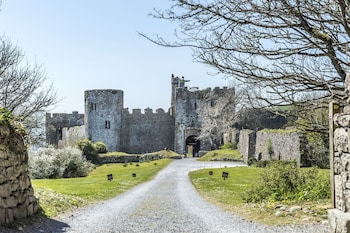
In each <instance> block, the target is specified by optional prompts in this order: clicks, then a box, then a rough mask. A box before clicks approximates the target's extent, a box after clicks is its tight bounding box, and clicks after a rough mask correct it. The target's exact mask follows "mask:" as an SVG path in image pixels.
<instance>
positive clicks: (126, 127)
mask: <svg viewBox="0 0 350 233" xmlns="http://www.w3.org/2000/svg"><path fill="white" fill-rule="evenodd" d="M122 127H123V128H122V141H121V150H122V151H126V152H128V153H137V154H141V153H147V152H153V151H159V150H163V149H164V148H165V147H167V148H169V149H173V148H174V118H173V117H172V116H171V115H170V114H169V113H167V112H165V111H164V110H163V109H157V110H156V112H155V113H154V112H153V110H152V109H150V108H147V109H145V111H144V113H141V110H140V109H133V111H132V113H131V114H130V113H129V111H128V110H126V111H124V113H123V116H122Z"/></svg>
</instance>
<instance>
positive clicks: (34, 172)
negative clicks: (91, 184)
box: [29, 147, 93, 179]
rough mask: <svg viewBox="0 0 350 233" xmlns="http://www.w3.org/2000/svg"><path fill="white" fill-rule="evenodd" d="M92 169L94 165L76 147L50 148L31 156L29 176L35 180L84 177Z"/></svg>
mask: <svg viewBox="0 0 350 233" xmlns="http://www.w3.org/2000/svg"><path fill="white" fill-rule="evenodd" d="M92 169H93V164H92V163H90V162H88V161H87V160H86V158H85V156H83V154H82V151H81V150H79V149H78V148H74V147H66V148H63V149H55V148H53V147H48V148H43V149H40V150H39V151H37V152H35V153H30V154H29V174H30V176H31V177H32V178H34V179H44V178H62V177H65V178H68V177H83V176H87V175H88V174H89V172H90V171H91V170H92Z"/></svg>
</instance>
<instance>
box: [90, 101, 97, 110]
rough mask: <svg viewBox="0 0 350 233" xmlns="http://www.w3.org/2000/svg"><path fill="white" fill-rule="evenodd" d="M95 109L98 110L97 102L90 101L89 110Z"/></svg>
mask: <svg viewBox="0 0 350 233" xmlns="http://www.w3.org/2000/svg"><path fill="white" fill-rule="evenodd" d="M93 110H96V103H91V102H90V103H89V111H90V112H92V111H93Z"/></svg>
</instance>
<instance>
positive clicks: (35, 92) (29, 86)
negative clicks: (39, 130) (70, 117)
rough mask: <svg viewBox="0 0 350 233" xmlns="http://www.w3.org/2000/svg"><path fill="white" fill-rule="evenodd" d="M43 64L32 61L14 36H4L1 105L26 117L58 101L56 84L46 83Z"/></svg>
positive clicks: (1, 44) (0, 60)
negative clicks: (14, 42) (6, 37)
mask: <svg viewBox="0 0 350 233" xmlns="http://www.w3.org/2000/svg"><path fill="white" fill-rule="evenodd" d="M46 80H47V75H46V72H45V70H44V69H43V67H42V66H39V65H36V64H34V65H30V64H29V63H28V62H27V61H26V60H25V54H24V52H23V51H22V50H21V49H20V48H19V47H18V46H16V45H13V44H12V43H11V42H10V40H8V39H4V38H0V107H2V108H5V109H7V110H8V111H9V112H11V113H13V114H14V115H15V116H16V117H17V118H18V119H20V120H22V121H25V120H27V119H28V118H30V117H32V116H34V114H37V113H42V112H45V110H46V109H47V108H48V107H49V106H52V105H54V104H56V103H57V93H56V91H55V90H54V88H53V86H52V84H51V85H49V86H48V87H45V82H46Z"/></svg>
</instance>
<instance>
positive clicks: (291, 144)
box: [255, 130, 303, 166]
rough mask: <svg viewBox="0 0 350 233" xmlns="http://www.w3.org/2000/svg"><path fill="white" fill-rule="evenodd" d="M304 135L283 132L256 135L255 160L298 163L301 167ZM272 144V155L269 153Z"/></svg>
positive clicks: (264, 132)
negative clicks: (269, 146)
mask: <svg viewBox="0 0 350 233" xmlns="http://www.w3.org/2000/svg"><path fill="white" fill-rule="evenodd" d="M302 141H303V140H302V135H301V134H299V133H297V132H288V131H281V130H277V131H274V130H271V131H265V130H261V131H258V132H257V133H256V145H255V159H257V160H284V161H296V163H297V164H298V165H299V166H300V165H301V159H302V152H303V143H302ZM269 143H270V145H271V149H272V153H271V154H270V153H269V151H268V144H269Z"/></svg>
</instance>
